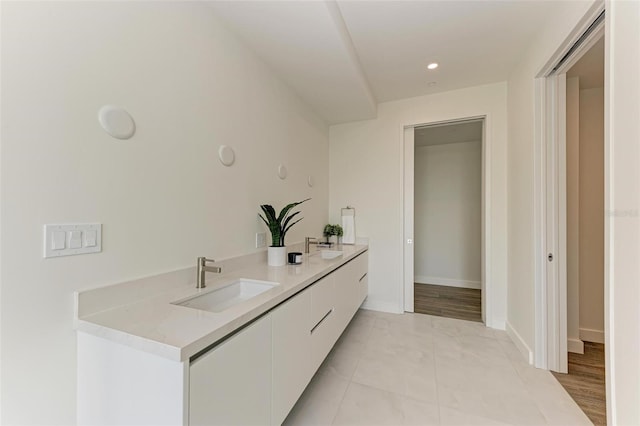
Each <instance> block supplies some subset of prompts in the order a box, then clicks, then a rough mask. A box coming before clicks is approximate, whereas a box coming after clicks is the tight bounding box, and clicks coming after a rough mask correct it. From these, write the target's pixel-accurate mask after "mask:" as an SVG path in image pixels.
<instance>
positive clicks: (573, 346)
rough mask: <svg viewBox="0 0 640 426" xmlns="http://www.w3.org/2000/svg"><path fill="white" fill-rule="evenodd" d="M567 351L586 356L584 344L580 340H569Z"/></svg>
mask: <svg viewBox="0 0 640 426" xmlns="http://www.w3.org/2000/svg"><path fill="white" fill-rule="evenodd" d="M567 351H568V352H571V353H574V354H584V342H583V341H582V340H580V339H571V338H569V339H567Z"/></svg>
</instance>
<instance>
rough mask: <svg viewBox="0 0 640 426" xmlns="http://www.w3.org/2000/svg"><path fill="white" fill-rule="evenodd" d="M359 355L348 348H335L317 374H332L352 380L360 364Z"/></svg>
mask: <svg viewBox="0 0 640 426" xmlns="http://www.w3.org/2000/svg"><path fill="white" fill-rule="evenodd" d="M359 359H360V356H359V355H356V354H354V353H353V352H350V351H348V350H341V349H339V348H334V349H333V350H332V351H331V352H329V355H327V358H326V359H325V360H324V362H323V363H322V365H321V366H320V368H319V369H318V373H317V374H324V375H332V376H336V377H340V378H342V379H346V380H351V378H352V377H353V373H354V372H355V371H356V367H357V366H358V360H359Z"/></svg>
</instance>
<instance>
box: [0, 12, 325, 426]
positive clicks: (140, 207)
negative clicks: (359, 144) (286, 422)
mask: <svg viewBox="0 0 640 426" xmlns="http://www.w3.org/2000/svg"><path fill="white" fill-rule="evenodd" d="M1 31H2V34H1V35H2V49H1V51H2V52H1V54H2V100H1V102H2V133H1V136H2V145H1V155H2V156H1V162H0V167H1V187H0V189H1V192H0V196H1V215H2V218H1V222H0V224H1V227H2V242H1V264H2V271H1V280H2V282H1V284H2V306H1V316H2V317H1V320H2V324H1V325H2V343H1V349H2V366H1V368H2V371H1V374H2V381H1V387H2V395H1V396H2V419H1V423H2V424H40V425H44V424H47V425H55V424H60V425H70V424H74V423H75V415H76V414H75V398H76V386H75V382H76V378H75V375H76V361H75V357H76V355H75V353H76V348H75V333H74V331H73V321H72V320H73V290H75V289H78V288H83V287H88V286H97V285H105V284H110V283H116V282H121V281H125V280H129V279H132V278H135V277H142V276H148V275H152V274H157V273H161V272H164V271H170V270H175V269H179V268H184V267H188V266H192V265H195V259H196V257H197V256H203V255H206V256H208V257H212V258H220V257H228V256H232V255H238V254H242V253H248V252H252V251H254V250H255V248H254V241H255V232H256V230H264V227H263V225H260V223H259V222H258V220H257V213H258V205H259V204H260V203H272V204H275V205H276V206H282V205H283V204H284V203H285V202H290V201H293V200H299V199H302V198H305V197H313V200H312V201H311V202H309V203H307V204H305V205H304V206H301V207H302V211H303V216H304V220H303V221H302V222H301V223H300V224H299V225H297V226H296V227H295V228H294V229H293V230H292V232H291V235H290V237H289V240H288V242H289V243H291V242H295V241H300V240H301V239H302V238H303V237H304V236H305V235H319V234H320V232H321V231H322V226H323V225H324V224H325V223H326V222H327V219H328V217H327V206H328V127H327V126H326V125H325V124H324V122H323V121H322V120H320V119H319V117H318V116H317V115H315V114H314V113H313V112H311V111H310V110H309V108H308V107H307V106H305V105H304V104H303V103H301V102H300V101H299V99H298V98H297V97H296V95H294V94H293V92H292V91H291V90H290V89H289V88H288V87H286V86H285V85H284V84H283V83H282V82H281V81H280V80H279V79H278V78H276V77H274V75H273V74H272V73H271V72H270V71H269V70H268V68H267V67H266V66H265V65H264V64H263V63H262V62H261V61H260V60H258V59H257V58H256V56H255V55H254V54H253V53H251V52H250V51H249V50H247V49H246V48H245V47H243V46H242V45H241V44H240V43H239V42H238V41H237V40H236V39H235V38H234V37H233V36H232V35H230V33H228V32H227V31H226V30H225V29H224V28H223V27H222V26H221V25H220V24H219V23H218V21H217V20H216V19H215V17H214V16H213V14H212V11H211V10H210V8H208V6H207V5H206V4H204V3H197V2H38V3H35V2H13V3H12V2H3V4H2V22H1ZM108 103H114V104H120V105H123V106H125V107H126V108H127V109H128V110H129V111H130V112H131V113H132V115H133V117H134V119H135V120H136V124H137V129H138V131H137V133H136V135H135V137H134V138H133V139H131V140H129V141H118V140H115V139H112V138H110V137H109V136H107V135H106V133H105V132H104V131H102V129H101V128H100V126H99V124H98V120H97V111H98V108H100V107H101V106H102V105H104V104H108ZM221 144H227V145H230V146H232V147H233V148H234V149H235V152H236V164H235V165H234V166H233V167H230V168H225V167H223V166H222V165H221V164H220V162H219V161H218V158H217V150H218V147H219V145H221ZM280 162H282V163H283V164H285V165H286V166H287V168H288V169H289V177H288V178H287V179H286V180H284V181H283V180H280V179H278V177H277V176H276V170H277V166H278V164H279V163H280ZM309 174H311V175H313V176H314V178H315V182H316V183H315V185H314V187H313V188H309V187H308V186H307V183H306V182H307V176H308V175H309ZM94 221H96V222H101V223H103V224H104V227H103V242H104V244H103V252H102V253H100V254H91V255H85V256H70V257H65V258H57V259H43V258H42V245H43V241H42V229H43V228H42V225H43V224H45V223H59V222H71V223H73V222H94Z"/></svg>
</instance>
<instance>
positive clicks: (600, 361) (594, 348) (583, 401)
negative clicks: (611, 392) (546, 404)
mask: <svg viewBox="0 0 640 426" xmlns="http://www.w3.org/2000/svg"><path fill="white" fill-rule="evenodd" d="M553 375H554V376H555V377H556V379H557V380H558V381H559V382H560V384H561V385H562V386H563V387H564V388H565V389H566V391H567V392H568V393H569V395H571V397H572V398H573V400H574V401H575V402H576V403H577V404H578V405H579V406H580V408H581V409H582V411H584V413H585V414H586V415H587V416H588V417H589V419H590V420H591V421H592V422H593V424H594V425H606V424H607V411H606V403H605V398H606V396H605V395H606V393H605V380H604V377H605V376H604V345H603V344H600V343H591V342H584V355H580V354H574V353H571V352H569V374H560V373H553Z"/></svg>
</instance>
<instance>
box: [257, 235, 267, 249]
mask: <svg viewBox="0 0 640 426" xmlns="http://www.w3.org/2000/svg"><path fill="white" fill-rule="evenodd" d="M266 245H267V233H266V232H256V248H260V247H264V246H266Z"/></svg>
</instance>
